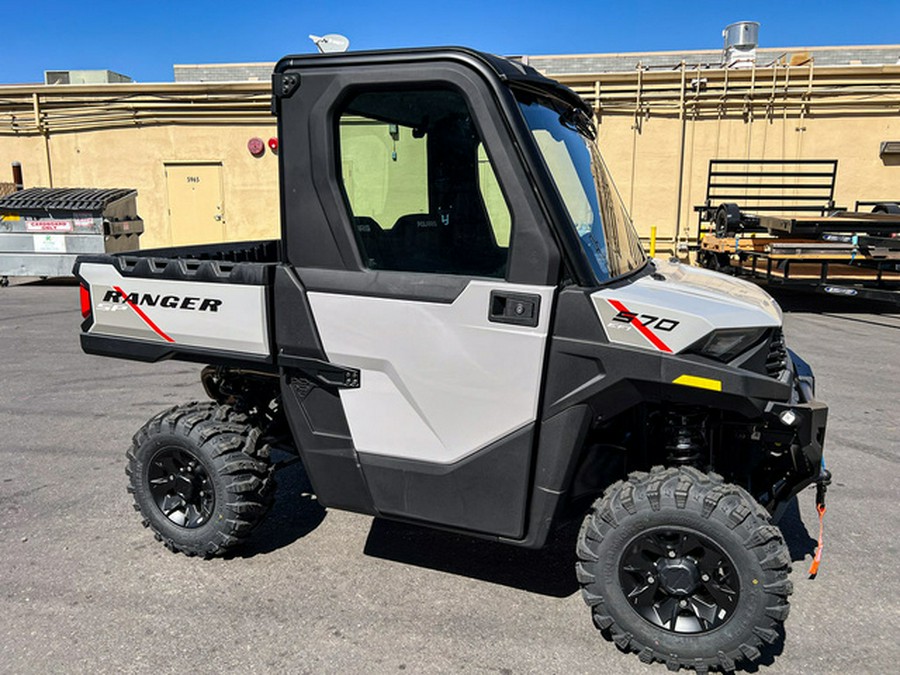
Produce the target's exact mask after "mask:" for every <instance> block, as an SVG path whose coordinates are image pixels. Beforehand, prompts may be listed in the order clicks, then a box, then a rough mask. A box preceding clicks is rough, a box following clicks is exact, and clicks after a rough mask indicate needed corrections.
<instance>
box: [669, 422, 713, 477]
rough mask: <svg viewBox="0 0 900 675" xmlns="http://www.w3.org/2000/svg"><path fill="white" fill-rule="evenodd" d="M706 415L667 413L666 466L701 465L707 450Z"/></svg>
mask: <svg viewBox="0 0 900 675" xmlns="http://www.w3.org/2000/svg"><path fill="white" fill-rule="evenodd" d="M705 421H706V414H705V413H703V412H696V411H684V410H682V411H672V412H668V413H666V464H667V465H669V466H673V465H674V466H693V465H696V464H699V462H700V458H701V457H702V455H703V451H704V450H705V449H706V438H705V437H704V434H703V426H704V422H705Z"/></svg>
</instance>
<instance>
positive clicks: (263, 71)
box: [174, 44, 900, 82]
mask: <svg viewBox="0 0 900 675" xmlns="http://www.w3.org/2000/svg"><path fill="white" fill-rule="evenodd" d="M349 53H352V52H349ZM805 54H808V55H809V57H810V58H812V59H813V61H814V62H815V65H816V66H817V67H818V66H858V65H862V66H869V65H893V64H896V63H898V61H900V44H896V45H848V46H832V47H757V49H756V63H757V67H763V66H765V65H768V64H771V63H773V62H774V61H777V60H779V59H780V58H781V57H782V56H786V57H787V61H790V59H791V56H793V55H798V56H800V55H805ZM309 56H318V55H316V54H310V55H309ZM510 58H512V59H515V60H518V61H520V62H522V63H527V64H529V65H531V66H533V67H535V68H537V69H538V70H540V71H541V72H542V73H545V74H546V75H549V76H550V77H555V76H557V75H568V74H593V73H614V72H624V71H633V70H634V69H635V68H637V66H638V64H640V65H641V66H643V67H644V68H676V67H678V66H680V65H681V62H682V61H684V62H686V63H687V64H689V65H697V64H701V65H705V66H708V67H712V68H720V67H721V65H722V50H721V49H701V50H678V51H660V52H621V53H598V54H547V55H521V56H513V57H510ZM274 68H275V63H274V62H270V63H217V64H196V65H187V64H178V65H176V66H174V71H175V81H176V82H242V81H248V80H250V81H253V80H256V81H263V82H265V81H268V80H269V78H270V77H271V75H272V71H273V70H274Z"/></svg>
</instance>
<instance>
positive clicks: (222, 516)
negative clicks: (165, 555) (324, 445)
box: [126, 403, 275, 557]
mask: <svg viewBox="0 0 900 675" xmlns="http://www.w3.org/2000/svg"><path fill="white" fill-rule="evenodd" d="M259 436H260V432H259V430H258V429H256V428H255V427H253V426H252V425H251V424H250V423H249V420H248V418H247V417H246V416H245V415H242V414H239V413H236V412H235V411H234V410H233V409H232V408H230V407H228V406H220V405H217V404H215V403H191V404H188V405H183V406H176V407H175V408H172V409H170V410H167V411H165V412H162V413H160V414H159V415H157V416H156V417H154V418H153V419H151V420H150V421H149V422H147V424H145V425H144V426H143V427H142V428H141V430H140V431H138V432H137V434H135V436H134V441H133V444H132V447H131V449H130V450H129V451H128V467H127V469H126V472H127V474H128V476H129V482H130V484H129V487H128V491H129V492H130V493H132V495H133V496H134V507H135V509H136V510H137V511H139V512H140V513H141V516H142V517H143V523H144V525H145V526H146V527H149V528H150V529H152V530H153V532H154V533H155V535H156V538H157V539H158V540H159V541H161V542H163V543H164V544H165V545H166V546H167V547H168V548H170V549H171V550H172V551H177V552H181V553H186V554H187V555H202V556H205V557H210V556H214V555H220V554H222V553H224V552H225V551H226V550H228V549H229V548H232V547H233V546H235V545H237V544H239V543H240V542H241V541H243V540H244V539H246V538H247V537H248V536H249V535H250V532H251V531H252V530H253V528H254V527H255V526H256V525H257V524H259V522H260V521H262V519H263V517H264V516H265V515H266V513H267V512H268V510H269V507H270V506H271V504H272V499H273V494H274V488H275V483H274V479H273V477H272V475H271V474H272V469H271V466H270V465H269V461H268V448H267V447H266V446H264V445H261V444H260V442H259Z"/></svg>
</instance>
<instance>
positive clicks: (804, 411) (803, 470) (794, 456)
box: [765, 350, 829, 520]
mask: <svg viewBox="0 0 900 675" xmlns="http://www.w3.org/2000/svg"><path fill="white" fill-rule="evenodd" d="M788 353H789V355H790V360H791V366H792V368H791V370H792V371H793V385H794V386H793V394H792V396H791V400H790V401H789V402H787V403H778V402H771V403H769V404H768V405H767V406H766V412H765V420H766V423H767V425H770V426H772V427H778V426H780V427H781V428H784V427H790V428H792V429H793V432H794V433H793V439H792V441H791V446H790V453H791V460H792V468H791V469H790V471H789V472H788V474H787V475H786V476H785V477H784V478H783V479H782V480H781V481H779V483H778V484H777V485H776V486H775V487H774V489H773V494H772V500H771V501H770V502H769V504H768V505H767V506H768V508H769V510H770V511H771V512H772V515H773V517H774V518H775V520H778V519H779V518H780V517H781V515H782V513H783V512H784V509H785V508H786V507H787V504H788V502H789V501H790V499H791V498H792V497H793V496H794V495H796V494H797V493H798V492H800V491H801V490H803V489H804V488H806V487H807V486H809V485H811V484H813V483H822V482H825V481H827V480H828V477H829V474H828V473H827V472H826V471H825V464H824V461H823V448H824V444H825V426H826V423H827V420H828V406H827V405H825V404H824V403H822V402H821V401H817V400H816V398H815V377H814V376H813V372H812V369H811V368H810V367H809V364H807V363H806V362H805V361H804V360H803V359H801V358H800V357H799V356H797V355H796V354H795V353H794V352H792V351H790V350H788Z"/></svg>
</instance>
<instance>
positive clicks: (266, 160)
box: [0, 84, 279, 248]
mask: <svg viewBox="0 0 900 675" xmlns="http://www.w3.org/2000/svg"><path fill="white" fill-rule="evenodd" d="M3 89H5V88H2V87H0V97H2V94H3V93H5V92H3ZM6 89H9V90H10V91H9V94H7V98H8V99H12V100H15V94H16V93H18V92H19V91H21V88H6ZM48 89H50V88H44V87H39V88H35V89H33V90H32V91H38V92H40V101H39V105H40V121H41V128H40V129H39V128H38V127H37V125H36V124H35V123H34V115H33V105H31V94H30V93H27V92H26V93H25V94H24V95H23V98H26V99H27V100H28V103H29V105H28V108H27V109H24V112H23V113H22V114H20V115H18V116H16V117H17V120H16V121H17V123H18V125H19V127H20V130H19V131H18V133H16V132H15V131H14V130H13V129H10V126H11V121H10V119H11V117H12V116H13V115H12V113H10V111H9V108H10V106H9V105H8V104H7V109H6V110H4V104H3V103H0V171H3V170H4V169H3V167H9V165H10V162H13V161H19V162H21V163H22V172H23V177H24V182H25V187H48V186H50V185H51V184H52V186H53V187H104V188H105V187H123V188H135V189H137V191H138V200H137V208H138V214H139V215H140V216H141V217H142V218H143V219H144V225H145V232H144V235H143V236H142V237H141V247H142V248H153V247H158V246H166V245H169V244H170V243H171V241H172V235H171V231H170V223H169V217H168V203H167V195H166V176H165V169H164V163H165V162H190V161H218V162H221V163H222V174H223V193H224V204H223V207H224V215H225V219H224V232H225V239H226V240H230V241H237V240H241V239H257V238H273V237H277V236H278V232H279V211H278V199H279V197H278V157H277V155H276V154H275V153H273V152H272V151H271V150H270V149H269V148H268V147H266V150H265V153H264V154H263V155H261V156H259V157H255V156H253V155H251V154H250V152H249V151H248V149H247V141H248V140H249V139H250V138H251V137H253V136H257V137H259V138H261V139H263V140H264V141H267V140H268V139H269V138H271V137H273V136H275V135H276V128H275V118H274V117H272V116H271V115H270V114H269V112H268V102H269V101H268V90H267V87H266V86H265V85H264V84H255V85H218V87H205V86H203V85H187V86H185V85H112V86H111V87H110V86H105V87H53V88H52V91H51V92H49V93H47V90H48ZM211 92H213V93H215V94H216V95H218V96H219V100H218V101H216V102H214V103H210V102H207V101H206V99H207V98H208V97H209V95H210V93H211ZM122 93H124V94H128V95H133V94H138V95H139V96H140V97H141V98H139V99H138V100H136V101H131V102H130V103H125V104H122V103H118V101H121V100H126V101H127V100H128V98H127V96H122V95H121V94H122ZM112 94H116V96H114V97H113V96H112ZM248 97H250V101H251V103H250V104H248V101H247V99H248ZM123 106H124V107H123ZM196 107H205V108H206V110H205V111H204V112H202V113H201V114H198V111H197V110H195V108H196ZM79 110H84V111H85V112H84V113H83V114H82V117H80V118H79V119H78V120H76V121H77V123H72V122H71V121H70V120H71V118H72V116H73V115H74V114H76V113H77V112H78V111H79ZM123 111H124V113H125V116H127V117H131V119H130V120H129V119H126V120H124V122H123V120H122V117H123ZM4 113H6V114H4ZM4 122H5V124H4ZM48 154H49V163H50V169H51V170H50V171H48V166H47V165H48V161H47V159H48ZM6 170H7V171H10V169H8V168H7V169H6ZM10 176H11V174H10ZM51 180H52V182H51Z"/></svg>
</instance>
